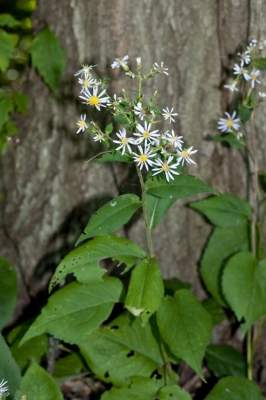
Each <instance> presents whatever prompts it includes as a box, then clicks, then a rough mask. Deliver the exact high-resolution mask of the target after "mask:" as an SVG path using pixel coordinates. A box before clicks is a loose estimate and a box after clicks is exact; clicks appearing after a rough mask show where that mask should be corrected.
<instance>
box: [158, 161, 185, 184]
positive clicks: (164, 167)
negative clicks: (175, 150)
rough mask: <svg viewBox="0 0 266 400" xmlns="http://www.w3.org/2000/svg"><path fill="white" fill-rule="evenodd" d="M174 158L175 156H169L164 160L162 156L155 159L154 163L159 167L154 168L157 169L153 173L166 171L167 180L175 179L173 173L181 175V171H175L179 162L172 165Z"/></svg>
mask: <svg viewBox="0 0 266 400" xmlns="http://www.w3.org/2000/svg"><path fill="white" fill-rule="evenodd" d="M173 158H174V156H169V157H168V160H167V161H166V160H165V161H162V160H161V159H160V158H158V159H157V160H155V161H154V165H158V167H156V168H153V169H152V170H153V171H155V172H154V174H152V175H157V174H159V173H160V172H164V173H165V177H166V180H167V182H169V180H170V179H175V178H174V177H173V175H172V174H174V175H179V172H177V171H174V170H175V169H176V168H177V167H178V165H179V163H176V164H172V165H170V163H171V161H172V160H173Z"/></svg>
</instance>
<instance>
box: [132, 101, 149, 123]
mask: <svg viewBox="0 0 266 400" xmlns="http://www.w3.org/2000/svg"><path fill="white" fill-rule="evenodd" d="M134 114H135V115H138V116H139V118H140V119H141V120H143V118H144V117H146V115H147V111H146V110H144V108H142V104H141V103H138V104H137V105H136V106H135V107H134Z"/></svg>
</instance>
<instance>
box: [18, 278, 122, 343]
mask: <svg viewBox="0 0 266 400" xmlns="http://www.w3.org/2000/svg"><path fill="white" fill-rule="evenodd" d="M122 295H123V284H122V282H121V281H120V280H119V279H118V278H114V277H110V276H109V277H108V276H106V277H104V278H103V280H102V281H99V282H98V281H92V282H91V283H90V284H88V285H83V284H80V283H78V282H72V283H70V284H69V285H67V286H65V287H64V288H63V289H60V290H58V291H57V292H56V293H54V294H53V295H52V296H51V297H50V298H49V300H48V304H47V305H46V306H45V307H44V308H43V309H42V312H41V314H40V315H39V316H38V317H37V319H36V320H35V321H34V322H33V324H32V325H31V326H30V328H29V330H28V331H27V332H26V334H25V336H24V337H23V339H22V341H21V343H20V344H21V345H22V344H23V343H25V342H26V341H27V340H29V339H31V338H33V337H35V336H38V335H41V334H42V333H50V334H51V335H54V336H55V337H56V338H58V339H61V340H64V341H65V342H68V343H75V344H76V343H79V342H80V341H82V340H83V339H84V338H85V337H86V335H88V334H89V333H90V332H91V331H93V330H94V329H96V328H98V326H99V325H100V324H101V323H102V322H103V321H105V320H106V319H107V318H108V317H109V315H110V313H111V311H112V309H113V306H114V304H115V303H116V302H119V301H121V300H122Z"/></svg>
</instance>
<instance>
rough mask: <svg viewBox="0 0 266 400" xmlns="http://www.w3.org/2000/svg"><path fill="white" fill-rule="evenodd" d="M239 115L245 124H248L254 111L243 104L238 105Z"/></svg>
mask: <svg viewBox="0 0 266 400" xmlns="http://www.w3.org/2000/svg"><path fill="white" fill-rule="evenodd" d="M237 108H238V115H239V117H240V119H241V120H242V121H243V122H247V121H248V120H249V119H250V116H251V113H252V109H251V108H247V107H245V106H244V105H243V104H241V103H239V104H238V107H237Z"/></svg>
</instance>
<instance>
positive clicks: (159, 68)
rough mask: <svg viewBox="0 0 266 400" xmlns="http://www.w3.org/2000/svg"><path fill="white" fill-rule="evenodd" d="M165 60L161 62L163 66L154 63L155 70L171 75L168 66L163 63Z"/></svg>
mask: <svg viewBox="0 0 266 400" xmlns="http://www.w3.org/2000/svg"><path fill="white" fill-rule="evenodd" d="M163 64H164V63H163V61H162V62H161V66H160V67H159V65H158V64H157V63H154V64H153V69H154V71H155V72H157V73H159V74H165V75H169V74H168V72H167V71H168V68H166V66H165V65H163Z"/></svg>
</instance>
